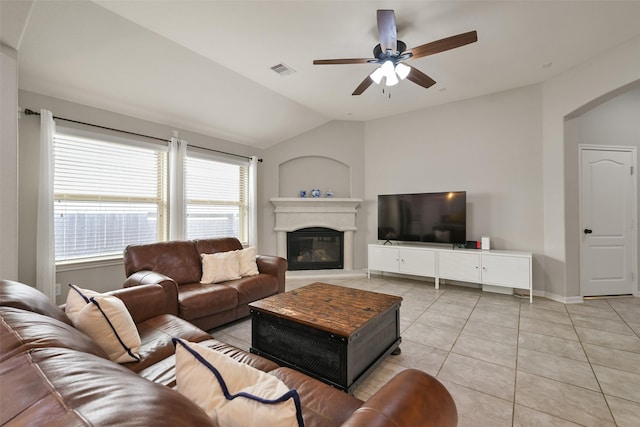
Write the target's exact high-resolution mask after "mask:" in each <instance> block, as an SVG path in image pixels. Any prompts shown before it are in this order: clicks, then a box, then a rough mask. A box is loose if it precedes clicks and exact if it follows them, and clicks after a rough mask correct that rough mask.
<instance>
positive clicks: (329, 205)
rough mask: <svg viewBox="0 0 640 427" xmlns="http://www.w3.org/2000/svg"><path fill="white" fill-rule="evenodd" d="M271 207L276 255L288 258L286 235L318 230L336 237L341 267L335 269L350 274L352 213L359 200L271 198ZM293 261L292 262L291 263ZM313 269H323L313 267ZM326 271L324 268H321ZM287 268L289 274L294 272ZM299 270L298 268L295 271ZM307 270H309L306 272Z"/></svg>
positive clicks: (352, 247)
mask: <svg viewBox="0 0 640 427" xmlns="http://www.w3.org/2000/svg"><path fill="white" fill-rule="evenodd" d="M271 203H273V205H274V206H275V210H274V214H275V220H276V221H275V227H274V229H273V231H275V233H276V254H277V255H278V256H280V257H282V258H287V259H288V260H289V261H291V258H290V257H288V254H289V251H288V248H287V247H288V244H287V241H288V234H289V233H291V232H295V231H301V230H303V229H305V228H311V227H314V228H315V227H318V228H319V227H322V228H325V229H330V230H331V231H332V232H334V233H340V234H341V235H342V236H341V237H340V238H341V240H342V251H341V252H342V253H341V264H340V265H342V266H341V267H331V268H335V269H343V270H353V256H354V245H353V239H354V233H355V232H356V230H357V229H358V228H357V227H356V211H357V208H358V206H359V205H360V203H362V199H343V198H338V197H274V198H272V199H271ZM295 262H296V261H294V263H295ZM313 268H314V269H315V268H323V267H320V266H319V265H314V266H313ZM324 268H326V267H324ZM294 269H296V268H295V267H294V268H292V266H291V264H289V270H294ZM298 269H299V268H298ZM309 269H311V268H309Z"/></svg>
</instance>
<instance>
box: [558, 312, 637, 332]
mask: <svg viewBox="0 0 640 427" xmlns="http://www.w3.org/2000/svg"><path fill="white" fill-rule="evenodd" d="M571 320H572V321H573V324H574V325H575V327H580V328H590V329H597V330H599V331H607V332H614V333H616V334H622V335H635V333H634V332H633V330H632V329H631V328H630V327H629V326H628V325H627V324H626V323H625V322H624V321H623V320H622V319H620V318H619V317H618V318H617V319H604V318H602V317H592V316H584V315H581V314H571Z"/></svg>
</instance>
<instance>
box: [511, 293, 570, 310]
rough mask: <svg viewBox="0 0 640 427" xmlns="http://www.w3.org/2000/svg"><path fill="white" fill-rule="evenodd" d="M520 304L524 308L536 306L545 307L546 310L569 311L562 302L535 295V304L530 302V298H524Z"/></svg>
mask: <svg viewBox="0 0 640 427" xmlns="http://www.w3.org/2000/svg"><path fill="white" fill-rule="evenodd" d="M520 304H521V307H522V308H527V307H529V308H530V307H536V308H544V309H546V310H555V311H561V312H563V313H566V312H567V309H566V308H565V305H564V304H562V303H561V302H557V301H552V300H550V299H546V298H538V297H533V304H530V303H529V300H522V301H521V302H520Z"/></svg>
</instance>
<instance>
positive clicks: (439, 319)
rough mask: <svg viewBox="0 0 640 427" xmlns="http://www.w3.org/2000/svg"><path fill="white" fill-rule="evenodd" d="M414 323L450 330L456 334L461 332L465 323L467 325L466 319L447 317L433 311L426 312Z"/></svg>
mask: <svg viewBox="0 0 640 427" xmlns="http://www.w3.org/2000/svg"><path fill="white" fill-rule="evenodd" d="M416 323H420V324H423V325H427V326H432V327H435V328H440V329H446V330H451V331H453V332H456V333H458V332H460V331H461V330H462V328H463V327H464V325H465V323H467V319H463V318H461V317H454V316H449V315H446V314H442V313H438V312H436V311H433V310H427V311H425V312H424V313H423V314H422V315H420V316H419V317H418V318H417V319H416Z"/></svg>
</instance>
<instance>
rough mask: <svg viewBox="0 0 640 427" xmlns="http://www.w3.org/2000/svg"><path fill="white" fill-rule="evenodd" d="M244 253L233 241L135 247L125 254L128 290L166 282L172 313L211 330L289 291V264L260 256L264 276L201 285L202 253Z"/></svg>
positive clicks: (244, 315)
mask: <svg viewBox="0 0 640 427" xmlns="http://www.w3.org/2000/svg"><path fill="white" fill-rule="evenodd" d="M240 249H242V244H241V243H240V241H239V240H238V239H236V238H233V237H228V238H221V239H205V240H192V241H170V242H159V243H151V244H148V245H131V246H128V247H127V248H126V249H125V250H124V269H125V273H126V275H127V280H126V281H125V282H124V285H123V286H124V287H131V286H139V285H145V284H160V285H161V286H162V287H163V288H164V289H165V290H166V292H167V294H168V295H169V298H168V300H167V302H168V306H167V313H172V314H176V315H178V316H179V317H181V318H183V319H185V320H188V321H189V322H191V323H193V324H194V325H196V326H198V327H199V328H201V329H204V330H209V329H212V328H215V327H216V326H220V325H223V324H225V323H229V322H231V321H233V320H236V319H240V318H242V317H246V316H248V315H249V303H251V302H253V301H256V300H259V299H262V298H265V297H268V296H271V295H274V294H276V293H281V292H284V289H285V273H286V271H287V260H286V259H284V258H280V257H276V256H269V255H259V256H257V258H256V263H257V265H258V271H259V274H258V275H256V276H248V277H243V278H241V279H237V280H229V281H226V282H221V283H214V284H204V283H200V279H201V278H202V261H201V257H200V254H203V253H204V254H215V253H219V252H226V251H235V250H240Z"/></svg>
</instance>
